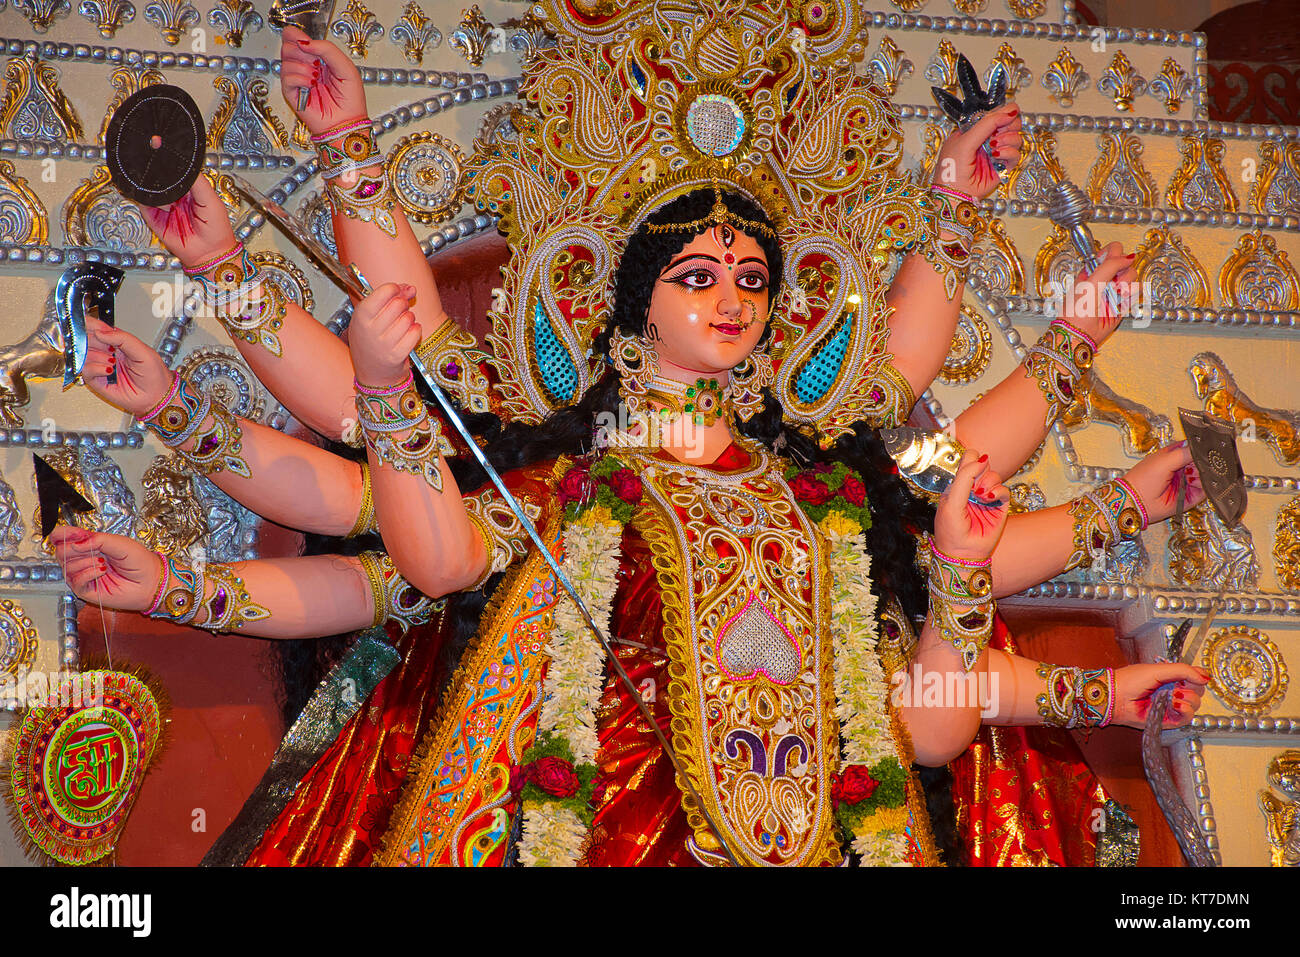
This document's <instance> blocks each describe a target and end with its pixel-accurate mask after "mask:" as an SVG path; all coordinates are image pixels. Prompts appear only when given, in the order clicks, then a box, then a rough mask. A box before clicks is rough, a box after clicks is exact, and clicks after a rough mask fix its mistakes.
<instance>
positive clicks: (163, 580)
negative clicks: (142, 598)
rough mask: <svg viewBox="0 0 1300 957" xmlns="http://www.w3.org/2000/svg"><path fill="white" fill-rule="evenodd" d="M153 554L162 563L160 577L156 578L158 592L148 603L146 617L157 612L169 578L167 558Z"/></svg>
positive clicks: (158, 553)
mask: <svg viewBox="0 0 1300 957" xmlns="http://www.w3.org/2000/svg"><path fill="white" fill-rule="evenodd" d="M154 554H155V555H157V556H158V558H159V559H161V561H162V575H161V576H159V578H158V591H157V592H155V593H154V596H153V601H152V602H151V603H150V605H149V608H148V609H147V610H146V611H145V616H146V617H147V616H149V615H152V614H153V613H154V612H156V611H157V610H158V606H159V605H161V604H162V600H163V593H164V592H165V591H166V590H167V582H168V581H169V580H170V578H171V574H170V573H169V572H168V570H167V569H168V562H167V556H166V555H163V554H162V553H160V552H155V553H154Z"/></svg>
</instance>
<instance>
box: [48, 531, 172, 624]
mask: <svg viewBox="0 0 1300 957" xmlns="http://www.w3.org/2000/svg"><path fill="white" fill-rule="evenodd" d="M50 544H51V545H53V546H54V557H55V559H56V560H57V561H58V563H59V564H60V565H62V566H63V578H64V580H65V581H66V582H67V583H68V587H69V588H70V589H72V593H73V594H74V595H76V596H77V597H78V598H80V599H81V600H82V601H88V602H94V603H96V604H102V605H107V606H108V607H110V608H116V609H119V610H121V611H145V610H146V609H148V608H149V607H150V605H152V604H153V600H154V595H155V594H156V592H157V591H158V582H159V581H160V580H161V579H162V571H163V570H162V556H160V555H159V554H158V553H157V552H151V551H150V550H149V549H147V548H145V547H144V546H143V545H141V544H140V543H139V542H137V541H136V540H135V539H133V538H126V537H125V536H122V535H109V534H105V533H102V532H88V531H86V530H85V529H83V528H76V527H75V526H71V525H59V526H57V527H56V528H55V529H54V531H53V532H51V533H50Z"/></svg>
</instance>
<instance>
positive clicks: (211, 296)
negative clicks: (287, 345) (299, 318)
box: [194, 247, 288, 357]
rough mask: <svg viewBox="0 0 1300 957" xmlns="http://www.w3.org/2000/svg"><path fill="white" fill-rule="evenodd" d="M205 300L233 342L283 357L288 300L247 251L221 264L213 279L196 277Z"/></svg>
mask: <svg viewBox="0 0 1300 957" xmlns="http://www.w3.org/2000/svg"><path fill="white" fill-rule="evenodd" d="M194 280H195V282H197V283H198V284H199V287H200V288H201V289H202V290H203V298H204V301H205V302H206V303H207V305H208V307H209V308H210V309H211V310H212V311H213V313H214V314H215V315H216V317H217V320H218V321H219V322H220V323H221V325H222V326H224V327H225V329H226V332H228V333H229V334H230V336H231V338H233V339H243V340H244V341H245V342H249V343H252V344H253V345H255V346H261V347H262V348H263V349H265V350H266V351H267V352H269V353H271V355H273V356H277V357H279V356H280V355H283V352H284V349H283V346H282V345H281V343H280V336H279V332H280V329H281V327H282V326H283V325H284V317H285V313H286V312H287V311H288V300H287V298H286V296H285V294H284V291H283V290H282V289H281V288H280V287H279V286H278V285H276V284H275V283H274V282H272V281H270V280H269V279H268V278H267V277H266V274H265V273H264V272H263V271H262V269H261V267H260V266H258V265H257V263H255V262H254V261H253V258H252V256H251V255H250V254H249V252H248V250H246V249H243V248H242V247H241V250H240V254H239V255H237V256H234V255H232V256H230V257H229V258H227V259H225V260H224V261H222V262H220V263H219V264H218V265H217V266H216V268H215V269H214V270H213V271H212V276H211V278H209V277H207V276H195V277H194Z"/></svg>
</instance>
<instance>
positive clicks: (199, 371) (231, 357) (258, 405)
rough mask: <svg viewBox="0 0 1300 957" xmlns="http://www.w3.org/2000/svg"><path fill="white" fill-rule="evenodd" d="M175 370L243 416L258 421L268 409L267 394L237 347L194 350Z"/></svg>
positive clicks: (183, 377)
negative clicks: (236, 349)
mask: <svg viewBox="0 0 1300 957" xmlns="http://www.w3.org/2000/svg"><path fill="white" fill-rule="evenodd" d="M176 371H177V373H178V374H179V375H180V377H181V378H182V379H185V380H187V381H188V382H189V383H190V384H191V385H193V386H194V387H195V388H196V389H198V390H199V391H200V392H202V393H204V394H205V395H210V396H212V399H213V401H215V402H219V403H221V405H223V406H224V407H225V408H226V409H227V410H228V411H229V412H231V413H232V414H233V415H237V416H239V417H240V418H241V419H248V420H249V421H250V422H258V421H260V420H261V418H262V414H263V413H264V412H265V411H266V393H265V392H263V390H262V387H261V386H260V385H259V384H258V382H257V380H256V379H255V378H254V377H253V373H252V371H251V370H250V369H249V368H248V366H247V365H245V364H244V361H243V360H242V359H241V358H240V357H239V353H238V352H236V351H235V350H234V349H231V348H227V347H226V346H204V347H203V348H201V349H195V350H194V351H193V352H191V353H190V354H189V355H187V356H186V357H185V359H184V360H183V361H182V362H181V364H180V366H179V367H178V368H177V370H176Z"/></svg>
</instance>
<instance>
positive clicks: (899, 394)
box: [862, 358, 916, 429]
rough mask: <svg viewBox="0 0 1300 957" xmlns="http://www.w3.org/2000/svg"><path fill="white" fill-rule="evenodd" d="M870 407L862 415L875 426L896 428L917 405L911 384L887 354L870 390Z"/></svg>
mask: <svg viewBox="0 0 1300 957" xmlns="http://www.w3.org/2000/svg"><path fill="white" fill-rule="evenodd" d="M867 401H868V403H869V405H868V407H867V409H866V410H865V411H864V412H863V415H862V418H863V420H864V421H866V422H867V424H868V425H870V426H871V427H872V428H873V429H882V428H883V429H896V428H898V427H899V426H901V425H902V424H903V423H905V422H906V421H907V417H908V416H909V415H911V414H912V409H913V408H914V407H915V406H916V393H915V392H913V391H912V384H911V383H910V382H908V381H907V378H906V377H905V376H904V375H903V374H902V373H901V372H899V371H898V369H896V368H895V367H894V363H893V361H892V359H890V358H886V359H885V361H884V362H883V363H882V364H881V366H880V368H879V370H878V371H877V377H876V378H875V379H873V380H872V382H871V387H870V388H869V389H868V390H867Z"/></svg>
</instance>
